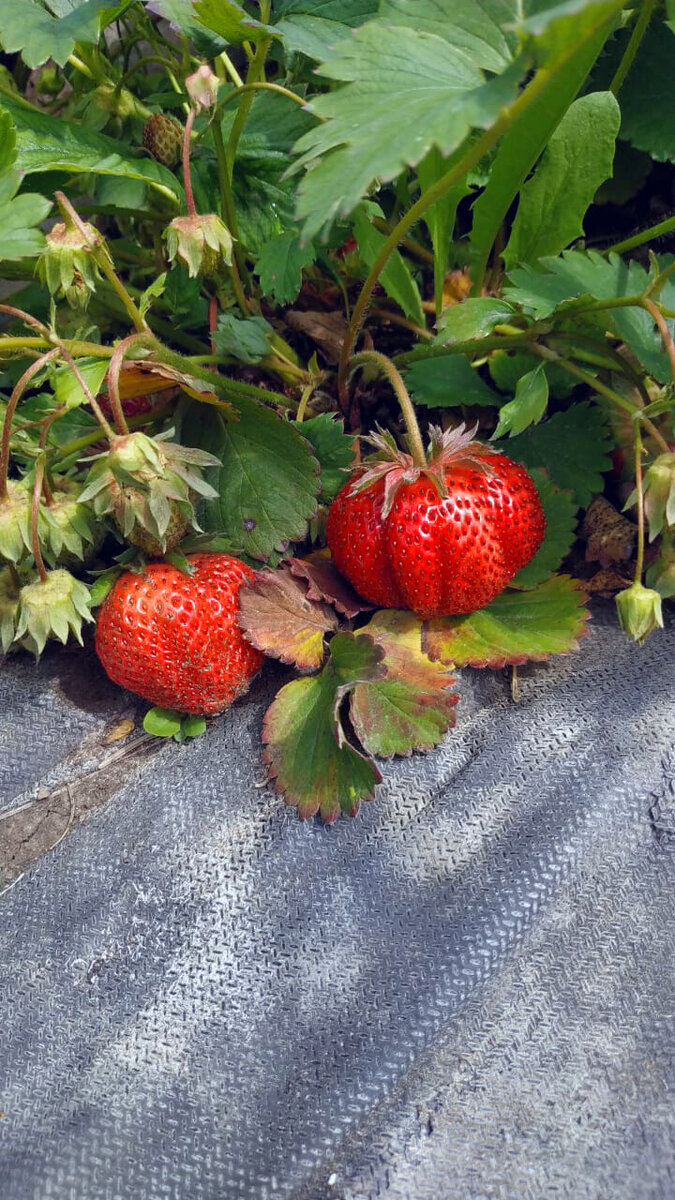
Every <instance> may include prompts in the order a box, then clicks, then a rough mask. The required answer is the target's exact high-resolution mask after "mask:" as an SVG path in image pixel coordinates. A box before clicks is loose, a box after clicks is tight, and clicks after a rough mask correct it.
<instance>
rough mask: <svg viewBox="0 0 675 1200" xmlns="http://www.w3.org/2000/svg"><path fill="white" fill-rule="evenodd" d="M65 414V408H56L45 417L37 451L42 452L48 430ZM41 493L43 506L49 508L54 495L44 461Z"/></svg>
mask: <svg viewBox="0 0 675 1200" xmlns="http://www.w3.org/2000/svg"><path fill="white" fill-rule="evenodd" d="M65 412H66V409H65V408H57V409H56V411H55V412H53V413H52V414H51V416H50V417H47V420H46V421H45V422H44V424H43V426H42V429H41V430H40V437H39V439H38V450H44V448H45V446H46V444H47V435H48V433H49V430H50V429H51V427H52V425H53V424H54V422H55V421H58V420H59V418H60V417H62V416H63V415H64V413H65ZM42 492H43V495H44V498H45V504H46V505H47V507H48V508H51V507H52V505H53V503H54V493H53V492H52V489H51V485H50V483H49V471H48V470H47V465H46V461H45V472H44V479H43V481H42Z"/></svg>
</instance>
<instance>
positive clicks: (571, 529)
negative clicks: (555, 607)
mask: <svg viewBox="0 0 675 1200" xmlns="http://www.w3.org/2000/svg"><path fill="white" fill-rule="evenodd" d="M530 474H531V476H532V478H533V480H534V482H535V484H536V485H537V491H538V492H539V499H540V500H541V503H542V506H543V509H544V513H545V514H546V536H545V537H544V540H543V542H542V544H541V546H540V547H539V549H538V550H537V553H536V554H535V556H534V558H532V559H530V561H529V563H526V564H525V566H524V567H523V568H522V569H521V570H520V571H519V572H518V574H517V575H516V577H515V579H513V580H512V581H511V584H510V586H511V587H515V588H523V589H524V590H527V591H529V590H530V589H531V588H535V587H538V586H539V584H540V583H543V582H544V580H545V579H548V578H549V576H550V575H551V574H552V573H553V571H555V570H557V568H558V567H559V566H560V564H561V562H562V560H563V558H564V557H565V555H566V554H567V552H568V550H569V548H570V546H571V545H572V542H573V541H574V538H575V531H576V525H577V512H578V509H579V505H578V504H577V503H576V501H575V500H574V498H573V496H572V493H571V492H565V491H562V489H561V488H559V487H558V486H557V485H556V484H555V483H554V482H553V480H552V479H550V478H549V477H548V475H547V474H546V472H545V471H541V470H534V471H530Z"/></svg>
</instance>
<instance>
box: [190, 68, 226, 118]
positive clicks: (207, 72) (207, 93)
mask: <svg viewBox="0 0 675 1200" xmlns="http://www.w3.org/2000/svg"><path fill="white" fill-rule="evenodd" d="M219 87H220V80H219V78H218V76H217V75H214V73H213V71H212V70H211V68H210V67H209V66H207V65H206V63H202V65H201V67H199V68H198V70H196V71H195V73H194V75H188V77H187V79H186V80H185V88H186V91H187V94H188V96H189V97H190V99H191V101H192V106H193V108H195V109H196V110H197V112H200V111H201V110H202V109H203V108H213V106H214V104H215V103H216V100H217V99H218V89H219Z"/></svg>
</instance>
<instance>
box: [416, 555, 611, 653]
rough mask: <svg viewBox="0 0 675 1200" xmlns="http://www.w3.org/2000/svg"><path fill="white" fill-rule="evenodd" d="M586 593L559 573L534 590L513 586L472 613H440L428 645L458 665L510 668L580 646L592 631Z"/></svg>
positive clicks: (426, 635)
mask: <svg viewBox="0 0 675 1200" xmlns="http://www.w3.org/2000/svg"><path fill="white" fill-rule="evenodd" d="M585 600H586V594H585V592H584V591H583V589H582V587H581V585H580V584H579V583H578V582H577V581H576V580H575V579H570V577H569V576H568V575H553V576H552V578H551V579H549V580H548V581H547V582H546V583H542V584H541V585H540V586H539V587H538V588H536V589H535V590H533V591H531V592H516V591H511V590H510V589H508V588H507V590H506V591H504V592H502V593H501V595H500V596H497V598H496V600H493V601H492V603H491V604H488V606H487V608H482V609H480V610H479V611H478V612H475V613H470V614H469V615H468V616H466V617H439V618H438V619H436V620H434V621H429V622H428V623H427V625H426V627H425V630H424V634H423V639H422V644H423V646H424V649H425V651H426V653H427V654H428V655H429V658H431V659H433V660H434V661H436V660H438V661H439V662H445V663H454V664H455V665H456V666H458V667H505V666H507V665H514V666H516V665H520V664H521V663H526V662H541V661H543V660H544V659H546V658H548V657H549V656H550V655H551V654H568V653H569V652H570V650H576V649H577V645H578V643H577V639H578V638H580V637H582V636H583V634H584V633H585V632H586V625H585V623H586V621H587V620H588V618H589V615H590V614H589V612H588V610H587V609H585V608H584V607H583V605H584V602H585Z"/></svg>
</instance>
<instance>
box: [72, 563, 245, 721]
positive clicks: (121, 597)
mask: <svg viewBox="0 0 675 1200" xmlns="http://www.w3.org/2000/svg"><path fill="white" fill-rule="evenodd" d="M189 562H190V563H191V564H192V567H193V568H194V570H193V574H192V575H187V574H185V573H183V572H182V571H179V570H177V568H176V567H173V566H171V565H170V564H169V563H166V562H158V563H150V564H149V565H148V566H146V568H145V570H144V572H143V574H142V575H135V574H133V573H132V572H130V571H127V572H125V574H124V575H121V576H120V578H119V579H118V580H117V582H116V583H115V585H114V587H113V588H112V591H110V592H109V594H108V595H107V596H106V599H105V600H104V601H103V604H102V605H101V610H100V613H99V616H98V621H97V624H96V650H97V652H98V656H99V658H100V660H101V662H102V663H103V666H104V668H105V670H106V671H107V673H108V675H109V676H110V678H111V679H112V680H113V681H114V682H115V683H118V684H120V686H121V687H125V688H127V689H128V690H129V691H130V692H137V693H138V695H139V696H144V697H145V699H146V700H150V701H151V702H152V703H153V704H158V705H160V707H162V708H172V709H176V710H177V711H178V712H184V713H192V714H195V715H201V714H210V713H219V712H222V711H223V709H225V708H227V707H228V706H229V705H230V704H231V703H232V701H233V700H235V699H236V697H237V696H241V695H242V693H243V692H246V691H247V690H248V686H249V683H250V681H251V679H252V678H253V676H254V675H256V674H257V673H258V671H259V670H260V667H261V666H262V662H263V655H262V654H261V653H260V652H259V651H258V650H256V649H254V647H253V646H251V644H250V643H249V642H247V641H246V639H245V637H244V635H243V633H242V632H241V630H240V628H239V626H238V624H237V611H238V607H239V604H238V593H239V588H240V587H241V585H242V583H245V582H246V581H247V580H249V579H251V578H252V577H253V572H252V571H251V569H250V567H247V566H246V565H245V564H244V563H242V562H239V559H237V558H232V557H230V555H228V554H192V555H190V556H189Z"/></svg>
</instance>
